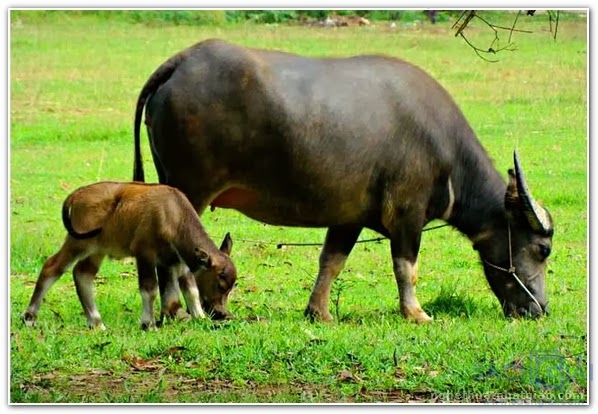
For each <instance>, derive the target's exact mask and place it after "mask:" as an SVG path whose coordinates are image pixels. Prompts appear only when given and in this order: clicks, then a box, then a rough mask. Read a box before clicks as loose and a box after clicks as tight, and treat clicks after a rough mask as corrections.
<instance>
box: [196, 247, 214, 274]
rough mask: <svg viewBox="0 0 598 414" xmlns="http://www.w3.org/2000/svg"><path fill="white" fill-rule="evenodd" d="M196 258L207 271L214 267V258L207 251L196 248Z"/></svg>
mask: <svg viewBox="0 0 598 414" xmlns="http://www.w3.org/2000/svg"><path fill="white" fill-rule="evenodd" d="M195 257H197V260H198V261H199V262H200V263H201V265H202V266H204V267H206V268H207V269H209V268H210V267H212V258H211V257H210V255H209V254H208V253H207V252H206V251H204V250H202V249H200V248H199V247H196V248H195Z"/></svg>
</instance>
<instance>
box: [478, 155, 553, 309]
mask: <svg viewBox="0 0 598 414" xmlns="http://www.w3.org/2000/svg"><path fill="white" fill-rule="evenodd" d="M514 163H515V171H513V170H509V183H508V185H507V191H506V194H505V211H506V215H505V217H503V218H501V219H499V220H496V221H495V222H494V223H493V224H492V228H491V229H489V231H488V232H487V236H488V237H485V238H482V239H481V240H478V241H475V243H474V248H475V249H476V250H478V252H479V254H480V258H481V259H482V263H483V266H484V273H485V274H486V278H487V279H488V283H489V284H490V287H491V289H492V291H493V292H494V294H495V295H496V297H497V298H498V300H499V302H500V304H501V306H502V308H503V312H504V314H505V316H512V317H519V316H529V317H539V316H541V315H543V314H548V301H547V299H546V289H545V269H546V261H547V258H548V256H549V255H550V251H551V248H552V235H553V224H552V217H551V216H550V213H549V212H548V211H547V210H546V209H545V208H543V207H542V206H540V205H539V204H538V203H537V202H536V201H535V200H534V199H533V198H532V196H531V194H530V191H529V189H528V187H527V185H526V182H525V177H524V175H523V171H522V170H521V166H520V164H519V159H518V157H517V153H514Z"/></svg>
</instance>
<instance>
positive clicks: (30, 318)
mask: <svg viewBox="0 0 598 414" xmlns="http://www.w3.org/2000/svg"><path fill="white" fill-rule="evenodd" d="M36 319H37V318H36V317H35V315H33V314H32V313H29V312H25V313H23V314H22V315H21V321H23V323H24V324H25V326H29V327H34V326H35V321H36Z"/></svg>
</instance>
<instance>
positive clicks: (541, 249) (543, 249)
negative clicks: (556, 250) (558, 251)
mask: <svg viewBox="0 0 598 414" xmlns="http://www.w3.org/2000/svg"><path fill="white" fill-rule="evenodd" d="M538 253H540V256H542V258H543V259H546V258H547V257H548V256H550V246H547V245H545V244H539V245H538Z"/></svg>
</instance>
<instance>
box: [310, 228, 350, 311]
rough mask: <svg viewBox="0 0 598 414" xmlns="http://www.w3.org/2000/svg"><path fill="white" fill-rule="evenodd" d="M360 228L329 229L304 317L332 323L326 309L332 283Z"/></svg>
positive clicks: (343, 263) (342, 265)
mask: <svg viewBox="0 0 598 414" xmlns="http://www.w3.org/2000/svg"><path fill="white" fill-rule="evenodd" d="M360 233H361V227H330V228H329V229H328V232H327V233H326V239H325V241H324V246H323V247H322V252H321V253H320V262H319V266H320V268H319V271H318V277H317V279H316V282H315V284H314V287H313V289H312V292H311V296H310V297H309V303H308V305H307V309H306V310H305V315H306V316H309V317H310V318H311V319H319V320H322V321H332V319H333V318H332V315H331V314H330V311H329V309H328V306H329V302H330V289H331V287H332V282H333V281H334V279H335V278H336V277H337V276H338V274H339V273H340V271H341V270H342V269H343V267H344V265H345V262H346V260H347V257H348V256H349V253H351V250H352V249H353V246H354V245H355V242H356V241H357V238H358V237H359V234H360Z"/></svg>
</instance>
